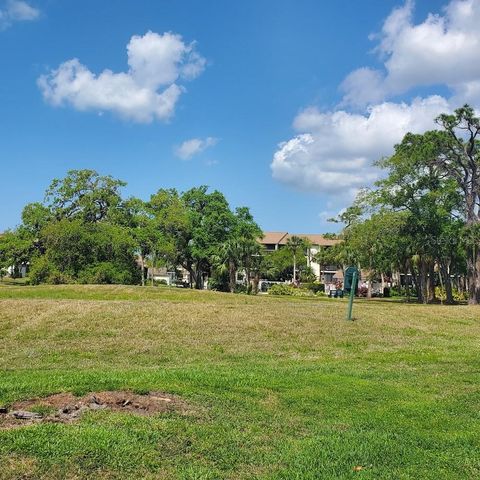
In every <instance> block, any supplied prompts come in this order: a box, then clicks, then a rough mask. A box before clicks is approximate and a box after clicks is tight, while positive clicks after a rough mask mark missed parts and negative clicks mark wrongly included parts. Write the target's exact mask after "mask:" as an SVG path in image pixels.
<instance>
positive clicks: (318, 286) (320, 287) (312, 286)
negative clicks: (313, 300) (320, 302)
mask: <svg viewBox="0 0 480 480" xmlns="http://www.w3.org/2000/svg"><path fill="white" fill-rule="evenodd" d="M301 286H302V288H306V289H307V290H310V291H312V292H313V293H315V294H317V293H319V292H325V285H324V284H323V283H320V282H310V283H302V284H301Z"/></svg>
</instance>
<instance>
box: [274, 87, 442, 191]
mask: <svg viewBox="0 0 480 480" xmlns="http://www.w3.org/2000/svg"><path fill="white" fill-rule="evenodd" d="M448 110H449V104H448V102H447V101H446V100H445V99H444V98H442V97H440V96H430V97H428V98H425V99H422V98H417V99H415V100H413V101H412V102H411V103H409V104H407V103H391V102H383V103H381V104H378V105H375V106H373V107H371V108H370V109H369V110H368V112H367V114H365V115H363V114H356V113H349V112H346V111H344V110H341V111H333V112H326V113H322V112H320V111H319V110H318V109H316V108H314V107H311V108H308V109H306V110H304V111H303V112H301V113H300V114H299V115H297V117H296V118H295V121H294V128H295V130H296V131H297V133H298V134H297V135H296V136H295V137H293V138H292V139H290V140H288V141H286V142H283V143H281V144H280V145H279V147H278V150H277V151H276V153H275V154H274V157H273V161H272V164H271V169H272V174H273V177H274V178H275V179H276V180H279V181H281V182H282V183H285V184H287V185H290V186H292V187H294V188H297V189H299V190H308V191H314V192H317V193H325V194H329V195H333V196H336V195H338V196H342V197H344V198H345V197H348V198H350V197H352V196H353V195H354V194H355V193H356V192H357V191H358V189H360V188H361V187H363V186H366V185H369V184H371V183H372V182H373V181H375V180H376V179H377V178H378V171H377V170H376V169H375V168H374V167H372V161H373V160H377V159H380V158H381V157H383V156H385V155H388V154H390V153H391V152H392V151H393V146H394V145H395V144H396V143H398V142H399V141H400V140H401V139H402V137H403V136H404V135H405V133H407V132H423V131H425V130H427V129H429V128H433V127H434V118H435V117H436V116H438V115H439V114H440V113H442V112H445V111H448Z"/></svg>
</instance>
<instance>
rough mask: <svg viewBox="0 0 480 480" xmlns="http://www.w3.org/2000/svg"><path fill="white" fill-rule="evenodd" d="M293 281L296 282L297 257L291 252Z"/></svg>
mask: <svg viewBox="0 0 480 480" xmlns="http://www.w3.org/2000/svg"><path fill="white" fill-rule="evenodd" d="M293 283H294V284H295V283H297V257H296V255H295V254H293Z"/></svg>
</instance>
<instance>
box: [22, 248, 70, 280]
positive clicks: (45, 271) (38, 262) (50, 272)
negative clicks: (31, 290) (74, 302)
mask: <svg viewBox="0 0 480 480" xmlns="http://www.w3.org/2000/svg"><path fill="white" fill-rule="evenodd" d="M28 280H29V283H30V284H32V285H38V284H40V283H50V284H53V285H60V284H64V283H73V280H72V278H71V277H70V276H69V275H67V274H66V273H63V272H60V271H59V270H58V269H57V268H56V266H55V265H54V264H53V262H52V261H51V260H49V259H48V258H47V257H46V256H45V255H42V256H41V257H37V258H35V259H34V260H33V262H32V265H31V267H30V274H29V279H28Z"/></svg>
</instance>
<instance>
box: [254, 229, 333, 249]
mask: <svg viewBox="0 0 480 480" xmlns="http://www.w3.org/2000/svg"><path fill="white" fill-rule="evenodd" d="M293 236H296V237H300V238H306V239H307V240H310V242H311V243H312V245H318V246H322V247H331V246H333V245H336V244H337V243H340V242H341V240H337V239H330V238H325V237H324V236H323V235H321V234H318V233H288V232H263V238H261V239H260V240H259V242H260V243H261V244H263V245H267V244H274V245H285V244H286V243H287V240H288V239H289V238H291V237H293Z"/></svg>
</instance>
